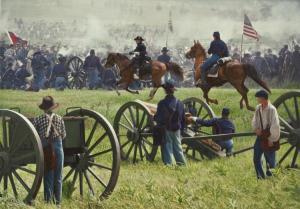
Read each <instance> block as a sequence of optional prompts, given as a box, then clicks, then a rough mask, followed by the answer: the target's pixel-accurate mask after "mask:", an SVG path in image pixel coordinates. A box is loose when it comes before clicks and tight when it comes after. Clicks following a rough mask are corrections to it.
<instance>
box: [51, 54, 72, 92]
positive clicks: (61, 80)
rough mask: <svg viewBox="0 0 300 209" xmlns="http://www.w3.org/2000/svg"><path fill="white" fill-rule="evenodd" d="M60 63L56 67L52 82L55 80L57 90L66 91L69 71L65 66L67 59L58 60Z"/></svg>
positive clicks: (60, 58)
mask: <svg viewBox="0 0 300 209" xmlns="http://www.w3.org/2000/svg"><path fill="white" fill-rule="evenodd" d="M58 61H59V63H58V64H56V65H54V67H53V71H52V76H51V78H50V79H51V80H55V89H56V90H64V89H65V88H66V85H67V78H68V75H67V69H66V66H65V63H66V58H65V57H63V56H61V57H59V58H58Z"/></svg>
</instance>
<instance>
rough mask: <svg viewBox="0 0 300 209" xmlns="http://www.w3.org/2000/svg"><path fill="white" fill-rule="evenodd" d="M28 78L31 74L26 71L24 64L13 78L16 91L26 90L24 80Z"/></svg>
mask: <svg viewBox="0 0 300 209" xmlns="http://www.w3.org/2000/svg"><path fill="white" fill-rule="evenodd" d="M30 76H31V74H30V72H28V70H27V69H26V64H25V63H22V64H21V66H20V67H19V68H18V69H17V71H16V73H15V77H16V79H15V87H16V88H17V89H23V90H24V89H26V85H27V82H26V78H27V77H30Z"/></svg>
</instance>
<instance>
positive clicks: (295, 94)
mask: <svg viewBox="0 0 300 209" xmlns="http://www.w3.org/2000/svg"><path fill="white" fill-rule="evenodd" d="M273 104H274V106H275V107H276V108H277V112H278V114H279V119H280V125H281V138H282V139H286V140H287V142H288V146H289V148H288V149H287V150H284V149H283V148H281V149H283V150H284V151H285V152H284V154H283V155H282V156H281V158H280V160H279V162H278V164H279V165H281V164H282V162H283V161H284V160H287V159H289V160H290V161H291V163H290V165H289V166H290V167H292V168H295V167H297V165H298V166H299V163H300V162H299V159H298V155H299V151H300V109H299V107H300V92H299V91H291V92H287V93H285V94H283V95H281V96H280V97H279V98H278V99H276V100H275V102H274V103H273ZM281 152H282V151H281V150H280V152H279V153H281ZM292 153H293V154H292Z"/></svg>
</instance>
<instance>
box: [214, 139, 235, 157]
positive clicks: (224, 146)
mask: <svg viewBox="0 0 300 209" xmlns="http://www.w3.org/2000/svg"><path fill="white" fill-rule="evenodd" d="M216 143H217V144H218V145H220V146H221V148H222V150H223V149H225V151H226V154H230V153H232V148H233V141H232V139H230V140H226V141H217V142H216Z"/></svg>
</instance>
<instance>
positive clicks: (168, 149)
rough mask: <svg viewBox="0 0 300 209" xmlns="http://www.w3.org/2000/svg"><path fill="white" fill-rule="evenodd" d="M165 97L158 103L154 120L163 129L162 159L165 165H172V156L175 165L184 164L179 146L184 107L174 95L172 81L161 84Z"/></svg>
mask: <svg viewBox="0 0 300 209" xmlns="http://www.w3.org/2000/svg"><path fill="white" fill-rule="evenodd" d="M163 87H164V89H165V92H166V94H167V95H166V97H165V98H164V99H163V100H161V101H160V102H159V103H158V106H157V112H156V114H155V116H154V120H155V121H156V122H157V124H158V125H159V126H160V127H163V128H164V129H165V137H164V139H163V143H162V145H161V152H162V160H163V162H164V164H165V165H172V161H173V160H172V157H173V156H174V158H175V161H176V164H177V165H185V164H186V162H185V157H184V155H183V151H182V147H181V130H182V129H183V128H184V123H185V118H184V117H185V116H184V107H183V104H182V102H181V101H180V100H178V99H177V98H176V97H175V96H174V92H175V90H176V89H175V86H174V84H173V82H172V81H167V82H166V83H165V84H164V85H163Z"/></svg>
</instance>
